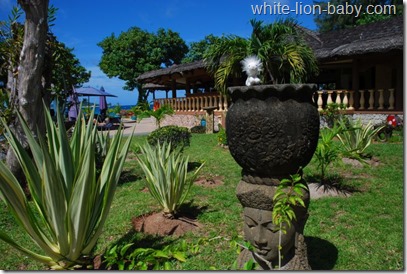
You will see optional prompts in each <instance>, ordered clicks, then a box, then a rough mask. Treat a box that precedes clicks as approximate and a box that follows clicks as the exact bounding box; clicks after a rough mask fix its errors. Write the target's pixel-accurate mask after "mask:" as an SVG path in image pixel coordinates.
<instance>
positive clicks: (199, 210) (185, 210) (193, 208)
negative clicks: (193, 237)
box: [177, 200, 208, 219]
mask: <svg viewBox="0 0 407 274" xmlns="http://www.w3.org/2000/svg"><path fill="white" fill-rule="evenodd" d="M193 203H194V200H191V201H189V202H188V203H183V204H182V205H181V206H180V207H179V208H178V213H177V215H179V216H184V217H187V218H190V219H197V218H198V217H199V216H200V215H202V214H203V213H204V212H206V211H207V209H208V206H206V205H205V206H197V205H193Z"/></svg>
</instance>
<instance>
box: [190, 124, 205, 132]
mask: <svg viewBox="0 0 407 274" xmlns="http://www.w3.org/2000/svg"><path fill="white" fill-rule="evenodd" d="M191 133H206V127H204V126H194V127H192V128H191Z"/></svg>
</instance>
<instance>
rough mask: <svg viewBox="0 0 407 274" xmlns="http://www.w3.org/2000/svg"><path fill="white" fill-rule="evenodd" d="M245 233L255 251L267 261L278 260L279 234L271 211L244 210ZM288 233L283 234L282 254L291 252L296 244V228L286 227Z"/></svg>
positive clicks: (292, 226)
mask: <svg viewBox="0 0 407 274" xmlns="http://www.w3.org/2000/svg"><path fill="white" fill-rule="evenodd" d="M243 214H244V223H245V224H244V233H245V236H246V240H247V241H249V242H250V243H251V244H252V246H253V247H254V251H255V252H256V253H257V254H258V255H260V256H261V257H262V258H263V259H265V260H267V261H275V260H277V259H278V237H279V232H278V231H277V229H278V227H276V226H275V225H274V224H273V222H272V218H271V211H269V210H262V209H256V208H250V207H246V208H245V209H244V212H243ZM286 230H287V233H286V234H284V233H282V238H281V246H282V254H283V255H284V254H285V253H286V252H287V251H289V250H290V249H291V248H292V247H293V246H294V242H295V228H294V225H291V226H290V227H289V228H288V227H286Z"/></svg>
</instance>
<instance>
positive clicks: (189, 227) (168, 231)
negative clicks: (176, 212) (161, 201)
mask: <svg viewBox="0 0 407 274" xmlns="http://www.w3.org/2000/svg"><path fill="white" fill-rule="evenodd" d="M131 221H132V224H133V227H134V229H135V230H136V231H138V232H143V233H146V234H151V235H161V236H169V235H174V236H182V235H184V234H185V233H186V232H188V231H194V230H196V229H199V228H201V227H202V225H201V224H200V223H199V222H198V221H196V220H195V219H190V218H188V217H185V216H179V217H178V218H174V219H169V218H167V217H165V216H164V214H163V213H162V212H153V213H148V214H144V215H141V216H137V217H133V218H132V220H131Z"/></svg>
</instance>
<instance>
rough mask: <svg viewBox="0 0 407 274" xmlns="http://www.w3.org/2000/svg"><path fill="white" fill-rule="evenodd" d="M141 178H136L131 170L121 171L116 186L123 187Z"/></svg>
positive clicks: (136, 175)
mask: <svg viewBox="0 0 407 274" xmlns="http://www.w3.org/2000/svg"><path fill="white" fill-rule="evenodd" d="M141 179H142V178H141V177H140V176H138V174H134V172H133V171H131V170H123V171H122V174H120V178H119V182H118V185H119V186H120V185H123V184H125V183H129V182H135V181H138V180H141Z"/></svg>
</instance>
